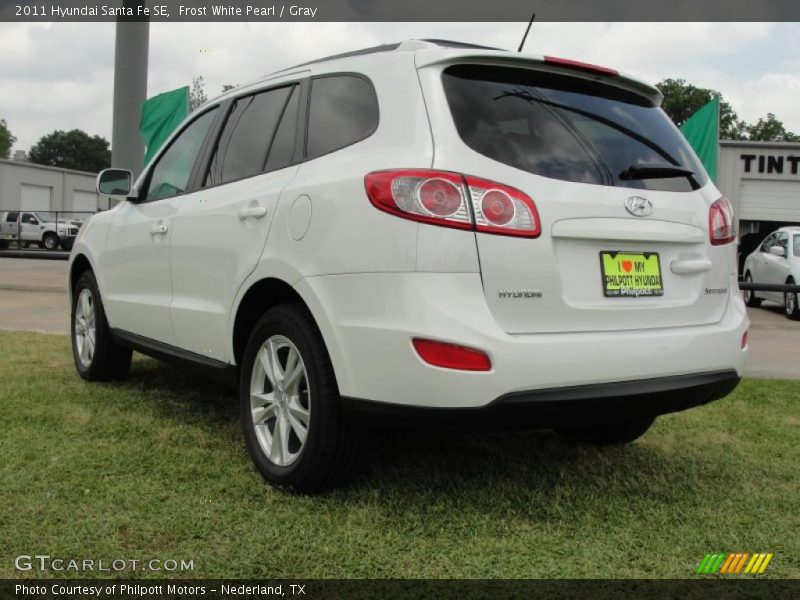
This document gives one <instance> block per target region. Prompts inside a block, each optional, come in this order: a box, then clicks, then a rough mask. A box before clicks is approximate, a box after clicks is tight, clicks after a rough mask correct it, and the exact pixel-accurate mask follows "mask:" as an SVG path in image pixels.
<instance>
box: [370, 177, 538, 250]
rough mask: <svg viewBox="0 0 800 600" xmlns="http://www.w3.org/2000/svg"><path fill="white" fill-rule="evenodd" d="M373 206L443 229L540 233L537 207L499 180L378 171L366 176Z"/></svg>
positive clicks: (519, 234) (520, 193)
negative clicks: (497, 181)
mask: <svg viewBox="0 0 800 600" xmlns="http://www.w3.org/2000/svg"><path fill="white" fill-rule="evenodd" d="M364 187H365V188H366V191H367V196H368V197H369V200H370V202H372V204H373V205H374V206H375V207H376V208H378V209H380V210H382V211H384V212H388V213H390V214H393V215H396V216H398V217H403V218H404V219H411V220H412V221H421V222H423V223H431V224H433V225H439V226H442V227H455V228H458V229H472V230H475V231H481V232H484V233H494V234H500V235H511V236H520V237H537V236H538V235H539V234H540V233H541V226H540V223H539V213H538V212H537V211H536V205H535V204H534V202H533V200H531V199H530V198H529V197H528V196H527V195H526V194H524V193H523V192H521V191H520V190H518V189H516V188H512V187H510V186H507V185H503V184H501V183H496V182H494V181H489V180H486V179H481V178H479V177H473V176H471V175H461V174H459V173H451V172H449V171H435V170H430V169H397V170H391V171H375V172H373V173H369V174H368V175H367V176H366V177H365V178H364Z"/></svg>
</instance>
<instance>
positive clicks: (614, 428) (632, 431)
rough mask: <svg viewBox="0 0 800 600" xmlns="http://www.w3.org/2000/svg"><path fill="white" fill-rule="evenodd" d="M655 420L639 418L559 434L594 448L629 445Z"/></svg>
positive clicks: (569, 430) (565, 430) (562, 431)
mask: <svg viewBox="0 0 800 600" xmlns="http://www.w3.org/2000/svg"><path fill="white" fill-rule="evenodd" d="M655 420H656V418H655V417H640V418H638V419H631V420H629V421H619V422H616V423H605V424H603V425H593V426H591V427H576V428H573V429H561V430H559V433H560V434H561V435H563V436H565V437H567V438H569V439H571V440H573V441H576V442H579V443H584V444H592V445H595V446H611V445H621V444H630V443H631V442H633V441H635V440H637V439H639V438H640V437H642V436H643V435H644V434H645V432H647V430H648V429H650V426H651V425H652V424H653V422H654V421H655Z"/></svg>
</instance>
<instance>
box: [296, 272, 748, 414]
mask: <svg viewBox="0 0 800 600" xmlns="http://www.w3.org/2000/svg"><path fill="white" fill-rule="evenodd" d="M296 287H297V289H298V291H299V292H300V293H301V295H302V296H303V297H304V298H306V299H307V301H308V303H309V306H310V308H311V309H312V312H313V313H314V314H315V316H316V317H317V322H318V324H319V325H320V329H321V331H322V334H323V337H324V338H325V343H326V345H327V348H328V351H329V353H330V356H331V360H332V363H333V366H334V369H335V371H336V378H337V382H338V384H339V391H340V393H341V395H342V396H345V397H349V398H360V399H365V400H371V401H374V402H380V403H386V404H397V405H407V406H411V407H414V406H416V407H427V408H439V409H475V408H481V407H488V406H489V405H494V404H496V403H498V402H499V400H500V399H501V398H506V399H507V400H504V401H503V402H502V404H505V403H511V400H508V399H509V398H520V397H525V396H530V395H532V394H535V393H538V394H540V395H541V394H545V393H546V394H547V395H546V396H545V397H549V398H551V399H552V400H553V401H558V402H562V403H564V404H569V402H567V401H566V400H564V399H563V397H561V399H557V398H554V397H553V396H552V392H551V390H565V389H572V390H573V391H576V390H578V391H580V390H583V391H587V390H590V389H598V388H597V386H603V385H608V386H623V388H624V389H629V388H631V389H635V388H636V387H637V386H641V385H642V382H643V381H648V380H665V378H666V379H667V380H669V379H670V378H674V377H678V378H680V377H684V376H698V377H701V379H702V376H704V374H708V373H718V372H727V373H729V374H731V377H733V376H734V375H735V377H740V376H741V374H742V369H743V367H744V360H745V355H746V352H745V351H744V350H742V348H741V339H742V334H743V333H744V332H745V330H746V329H747V327H748V325H749V322H748V320H747V315H746V312H745V308H744V304H743V303H742V300H741V298H740V297H739V295H738V294H735V293H731V294H730V296H729V299H728V306H727V309H726V310H725V314H724V315H723V317H722V319H721V320H720V321H719V322H717V323H714V324H711V325H702V326H691V327H669V328H653V329H638V330H630V331H605V332H570V333H541V334H517V335H510V334H507V333H506V332H504V331H503V330H502V329H501V328H500V327H499V326H498V324H497V322H496V321H495V320H494V318H493V316H492V314H491V312H490V311H489V308H488V306H487V304H486V300H485V297H484V292H483V287H482V284H481V279H480V274H478V273H373V274H353V275H330V276H321V277H309V278H305V279H303V280H301V281H300V282H298V283H297V284H296ZM530 310H537V305H536V302H535V300H531V301H530ZM539 310H541V309H539ZM414 337H422V338H429V339H435V340H442V341H447V342H452V343H456V344H461V345H463V346H468V347H472V348H478V349H481V350H483V351H485V352H486V353H487V354H488V355H489V356H490V358H491V361H492V370H491V371H488V372H464V371H454V370H450V369H442V368H438V367H433V366H430V365H428V364H425V363H424V362H422V360H421V359H420V358H419V357H418V356H417V354H416V353H415V351H414V349H413V347H412V344H411V340H412V338H414ZM689 387H692V386H691V385H690V386H689ZM722 388H724V386H722ZM722 388H721V389H722ZM682 389H684V388H682V387H680V386H679V387H677V388H675V390H673V391H670V392H668V393H672V394H678V395H680V394H681V393H682V392H681V390H682ZM731 389H732V388H731ZM676 390H677V391H676ZM651 391H652V390H651ZM701 392H702V390H701ZM560 393H561V394H562V395H563V393H566V392H560ZM656 393H657V391H656ZM701 395H702V393H701ZM612 396H613V394H608V393H607V394H605V395H604V396H602V398H608V397H612ZM626 396H632V397H640V396H641V395H639V396H636V395H635V394H626ZM646 396H647V397H648V398H652V397H653V396H652V394H647V395H646ZM539 401H541V396H540V398H539ZM590 401H591V402H601V403H602V402H603V400H602V399H599V400H598V399H597V398H594V399H591V398H590ZM696 403H702V401H701V402H696ZM571 406H573V407H579V405H577V404H571ZM589 408H591V407H589ZM679 409H680V408H677V409H671V410H679ZM504 410H505V409H504ZM659 410H661V409H659ZM669 410H670V409H669V406H667V407H666V409H665V410H662V412H669Z"/></svg>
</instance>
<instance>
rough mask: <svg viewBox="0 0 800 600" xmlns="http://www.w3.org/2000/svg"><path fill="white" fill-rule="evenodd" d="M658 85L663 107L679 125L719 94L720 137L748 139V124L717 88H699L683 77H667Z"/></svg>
mask: <svg viewBox="0 0 800 600" xmlns="http://www.w3.org/2000/svg"><path fill="white" fill-rule="evenodd" d="M656 87H657V88H658V89H659V90H661V93H662V94H664V101H663V102H662V103H661V108H663V109H664V112H666V113H667V114H668V115H669V117H670V119H672V121H673V123H675V125H677V126H678V127H680V126H681V125H683V124H684V123H685V122H686V120H687V119H688V118H689V117H691V116H692V115H693V114H694V113H695V112H697V111H698V110H699V109H700V108H702V107H703V106H704V105H705V104H708V103H709V102H711V99H712V98H713V97H714V96H719V129H720V137H721V138H722V139H724V140H743V139H746V137H747V125H746V124H745V122H744V121H741V120H740V119H739V115H737V114H736V111H735V110H733V108H732V107H731V105H730V104H728V103H727V102H725V100H723V98H722V94H720V93H719V92H717V91H716V90H712V89H709V88H699V87H696V86H694V85H692V84H691V83H687V82H686V81H685V80H683V79H665V80H664V81H662V82H661V83H657V84H656Z"/></svg>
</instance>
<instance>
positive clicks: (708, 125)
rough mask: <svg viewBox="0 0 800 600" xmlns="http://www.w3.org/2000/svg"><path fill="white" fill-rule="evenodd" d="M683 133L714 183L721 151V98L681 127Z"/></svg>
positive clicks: (698, 112) (704, 107)
mask: <svg viewBox="0 0 800 600" xmlns="http://www.w3.org/2000/svg"><path fill="white" fill-rule="evenodd" d="M681 133H683V136H684V137H685V138H686V141H687V142H689V145H690V146H691V147H692V148H694V151H695V152H696V153H697V157H698V158H699V159H700V162H702V163H703V166H704V167H705V168H706V171H708V176H709V177H711V180H712V181H716V180H717V152H718V151H719V97H718V96H714V98H713V100H711V102H709V103H708V104H706V105H705V106H703V107H702V108H701V109H700V110H698V111H697V112H696V113H694V114H693V115H692V116H691V117H689V118H688V119H687V120H686V122H685V123H684V124H683V125H681Z"/></svg>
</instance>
